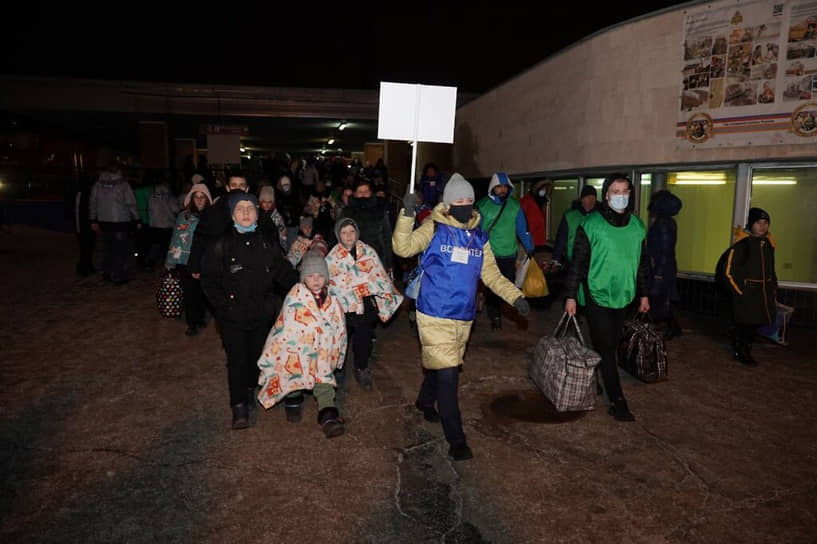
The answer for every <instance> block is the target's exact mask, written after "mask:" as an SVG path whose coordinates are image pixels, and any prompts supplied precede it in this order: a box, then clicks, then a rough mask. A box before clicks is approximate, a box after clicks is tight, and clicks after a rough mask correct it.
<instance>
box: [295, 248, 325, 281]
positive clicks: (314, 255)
mask: <svg viewBox="0 0 817 544" xmlns="http://www.w3.org/2000/svg"><path fill="white" fill-rule="evenodd" d="M312 274H320V275H322V276H323V277H324V278H326V281H329V267H328V266H326V259H324V258H323V255H321V254H320V252H318V251H312V250H309V251H307V252H306V255H304V258H303V259H301V281H304V280H305V279H306V278H307V277H308V276H311V275H312Z"/></svg>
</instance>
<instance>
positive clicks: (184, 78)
mask: <svg viewBox="0 0 817 544" xmlns="http://www.w3.org/2000/svg"><path fill="white" fill-rule="evenodd" d="M680 3H682V2H678V1H675V2H673V1H666V0H653V1H632V2H615V3H603V4H602V3H600V2H589V1H573V2H558V3H557V2H534V1H530V3H529V4H528V5H529V6H531V5H536V6H537V7H536V8H535V10H534V8H531V7H527V8H522V7H518V8H513V7H509V6H510V3H509V2H506V3H502V2H492V3H490V4H486V5H485V6H486V7H480V5H477V4H478V3H476V2H468V3H465V2H463V3H457V5H455V4H454V3H449V2H440V1H436V2H434V1H429V0H424V1H418V2H414V3H411V2H404V3H402V4H401V5H402V6H403V7H402V9H403V13H401V14H400V15H399V16H398V15H397V14H388V15H379V14H378V15H359V14H358V15H351V14H349V12H350V11H352V6H353V3H351V2H339V3H337V4H336V7H335V8H332V9H328V8H324V9H321V8H320V7H319V5H318V4H313V3H312V2H305V1H304V0H296V2H294V4H295V5H298V4H301V5H308V6H310V8H311V9H309V10H306V9H303V10H301V11H300V12H298V11H295V10H289V11H286V10H282V9H280V8H279V6H278V4H279V3H278V2H273V3H270V4H272V5H273V6H274V7H273V8H270V9H269V11H267V12H259V11H258V10H257V8H255V7H252V6H247V7H244V5H242V4H239V3H233V4H222V3H219V4H217V5H218V6H219V12H212V11H209V10H206V9H204V8H203V7H201V6H203V3H202V4H200V5H199V7H198V8H190V9H191V11H190V12H189V13H188V15H186V16H184V17H182V16H177V15H170V14H165V13H160V14H156V13H150V14H147V15H145V13H144V12H145V10H146V8H143V7H140V6H139V5H138V4H130V5H131V6H132V7H131V8H129V9H131V10H133V11H139V13H141V14H132V15H126V14H124V13H123V14H121V15H114V14H113V12H112V7H111V5H108V7H107V8H106V9H105V13H101V14H100V15H102V17H103V20H104V21H105V22H104V23H99V24H97V23H92V22H91V20H90V18H88V17H87V16H86V17H79V16H77V15H76V10H75V5H74V4H70V5H71V6H72V8H74V9H72V10H71V11H70V12H65V13H58V12H53V11H51V12H49V13H48V16H47V17H43V14H41V13H38V14H36V15H37V16H35V14H33V13H30V14H18V15H17V17H16V18H14V19H13V20H14V21H15V22H14V23H11V20H12V19H11V18H8V19H7V22H8V23H10V24H8V26H6V28H4V31H3V33H2V35H0V46H2V51H3V55H2V56H3V57H4V60H3V63H2V66H0V72H2V73H5V74H27V75H42V76H59V77H80V78H100V79H127V80H147V81H172V82H191V83H193V82H195V83H223V84H246V85H269V86H303V87H339V88H361V89H375V88H377V86H378V83H379V82H380V81H381V80H387V81H400V82H418V83H426V84H439V85H455V86H457V87H459V88H460V90H461V92H476V93H481V92H484V91H486V90H488V89H490V88H492V87H494V86H496V85H498V84H499V83H502V82H503V81H505V80H506V79H508V78H510V77H512V76H514V75H516V74H518V73H519V72H521V71H523V70H525V69H526V68H528V67H530V66H533V65H534V64H536V63H537V62H539V61H541V60H542V59H544V58H545V57H546V56H548V55H549V54H551V53H554V52H556V51H558V50H559V49H561V48H563V47H565V46H567V45H569V44H571V43H573V42H575V41H577V40H579V39H581V38H583V37H585V36H587V35H589V34H592V33H593V32H595V31H597V30H599V29H602V28H604V27H606V26H609V25H612V24H615V23H617V22H620V21H624V20H627V19H630V18H632V17H636V16H638V15H642V14H645V13H649V12H651V11H655V10H658V9H661V8H664V7H667V6H670V5H674V4H680ZM230 5H232V6H234V10H235V11H234V12H233V13H232V16H229V15H225V14H224V13H220V12H221V11H224V10H225V9H226V7H228V6H230ZM386 5H393V4H391V3H380V4H376V5H375V6H379V8H382V7H383V6H386ZM463 6H467V7H463ZM540 6H542V7H540ZM544 6H546V7H544ZM49 9H50V8H49ZM58 9H59V8H58ZM377 9H378V8H376V7H374V8H373V7H371V6H370V7H369V9H366V8H361V10H360V11H362V12H364V13H377ZM192 10H195V11H192ZM341 10H342V11H343V14H340V12H341ZM543 10H544V12H545V13H546V14H547V15H546V16H543V15H539V13H541V12H542V11H543ZM34 40H36V43H37V44H39V46H36V45H33V41H34ZM679 47H680V45H679Z"/></svg>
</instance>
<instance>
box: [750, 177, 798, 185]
mask: <svg viewBox="0 0 817 544" xmlns="http://www.w3.org/2000/svg"><path fill="white" fill-rule="evenodd" d="M752 185H797V180H796V179H794V178H775V177H766V176H752Z"/></svg>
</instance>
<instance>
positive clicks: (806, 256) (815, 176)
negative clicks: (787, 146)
mask: <svg viewBox="0 0 817 544" xmlns="http://www.w3.org/2000/svg"><path fill="white" fill-rule="evenodd" d="M751 194H752V198H751V205H752V206H753V207H757V208H763V209H764V210H766V211H767V212H769V216H770V217H771V223H770V225H769V231H770V232H771V233H772V236H773V237H774V239H775V242H776V247H775V255H774V261H775V268H776V271H777V279H778V280H780V281H796V282H804V283H817V214H815V213H814V203H815V202H817V168H775V169H756V170H753V171H752V193H751Z"/></svg>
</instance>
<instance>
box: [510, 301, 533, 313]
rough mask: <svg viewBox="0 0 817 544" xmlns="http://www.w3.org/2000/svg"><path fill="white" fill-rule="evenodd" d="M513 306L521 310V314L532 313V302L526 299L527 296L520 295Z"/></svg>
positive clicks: (518, 310)
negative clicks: (529, 302)
mask: <svg viewBox="0 0 817 544" xmlns="http://www.w3.org/2000/svg"><path fill="white" fill-rule="evenodd" d="M513 307H514V308H516V311H517V312H519V315H528V314H529V313H530V304H528V301H527V300H525V297H519V298H518V299H516V300H514V301H513Z"/></svg>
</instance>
